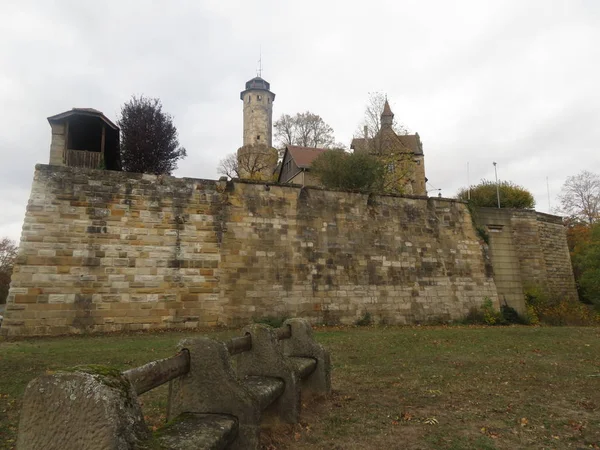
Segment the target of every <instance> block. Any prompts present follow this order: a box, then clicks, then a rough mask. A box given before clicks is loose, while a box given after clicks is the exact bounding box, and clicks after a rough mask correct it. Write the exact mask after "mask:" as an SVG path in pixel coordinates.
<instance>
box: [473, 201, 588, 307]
mask: <svg viewBox="0 0 600 450" xmlns="http://www.w3.org/2000/svg"><path fill="white" fill-rule="evenodd" d="M475 219H476V221H477V223H478V224H479V225H481V226H483V227H485V229H486V231H487V233H488V234H489V237H490V255H491V260H492V265H493V267H494V281H495V282H496V287H497V289H498V297H499V299H500V302H501V303H503V302H504V301H506V303H507V304H508V305H510V306H512V307H513V308H515V309H516V310H517V311H519V312H524V311H525V299H524V294H523V293H524V291H525V290H527V289H529V288H534V287H535V288H542V289H545V290H546V291H547V292H548V294H550V295H551V296H552V297H554V298H566V299H570V300H573V299H577V291H576V289H575V280H574V277H573V269H572V267H571V260H570V257H569V250H568V247H567V240H566V233H565V229H564V226H563V224H562V220H561V218H560V217H557V216H552V215H549V214H542V213H538V212H536V211H531V210H515V209H504V208H502V209H498V208H479V209H478V210H477V211H476V213H475Z"/></svg>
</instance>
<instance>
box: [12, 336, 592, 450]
mask: <svg viewBox="0 0 600 450" xmlns="http://www.w3.org/2000/svg"><path fill="white" fill-rule="evenodd" d="M189 334H190V333H162V334H133V335H112V336H102V337H66V338H52V339H34V340H25V341H14V342H6V341H4V342H3V341H0V449H11V448H13V447H14V440H15V438H16V427H17V423H18V413H19V407H20V403H19V402H20V398H21V396H22V393H23V390H24V388H25V386H26V384H27V382H28V381H29V380H30V379H32V378H34V377H35V376H36V375H38V374H39V373H42V372H43V371H45V370H48V369H50V370H53V369H58V368H64V367H68V366H73V365H77V364H106V365H112V366H116V367H119V368H128V367H134V366H137V365H140V364H143V363H145V362H148V361H149V360H152V359H156V358H160V357H164V356H168V355H171V354H173V350H174V347H175V344H176V342H177V341H178V340H179V339H180V338H182V337H183V336H188V335H189ZM232 334H235V332H227V333H225V334H224V333H223V332H221V333H210V335H211V336H214V337H217V338H223V337H227V336H230V335H232ZM316 337H317V339H318V340H319V341H320V342H321V343H323V344H324V345H325V346H326V347H327V348H328V349H329V350H330V352H331V355H332V360H333V365H334V367H333V375H332V377H333V388H334V393H333V395H332V396H331V397H330V398H320V399H312V400H310V399H306V400H304V403H305V408H304V411H303V415H302V422H301V423H300V424H297V425H282V424H271V423H269V424H268V425H266V426H265V428H264V432H263V443H264V447H263V448H266V449H269V450H274V449H283V448H291V449H292V448H293V449H364V448H375V449H378V448H385V449H388V448H389V449H395V448H406V449H519V448H523V449H530V448H548V449H562V448H565V449H567V448H573V449H582V448H592V449H600V357H599V356H598V355H600V329H599V328H574V327H560V328H558V327H557V328H551V327H489V328H488V327H403V328H394V327H390V328H382V327H360V328H340V329H334V328H327V329H320V330H319V331H317V332H316ZM141 400H142V401H143V403H144V404H143V409H144V414H145V416H146V419H147V422H148V423H149V424H150V426H159V425H160V424H161V423H162V421H164V413H165V410H166V387H165V386H163V387H162V388H160V389H157V390H154V391H151V392H150V393H148V394H144V395H143V396H142V397H141Z"/></svg>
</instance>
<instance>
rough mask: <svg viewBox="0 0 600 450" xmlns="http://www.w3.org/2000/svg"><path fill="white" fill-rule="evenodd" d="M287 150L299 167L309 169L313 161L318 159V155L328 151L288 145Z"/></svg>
mask: <svg viewBox="0 0 600 450" xmlns="http://www.w3.org/2000/svg"><path fill="white" fill-rule="evenodd" d="M286 151H288V152H289V153H290V156H291V157H292V159H293V160H294V162H295V163H296V165H297V166H298V168H300V169H308V168H309V167H310V166H311V165H312V163H313V161H314V160H315V159H317V156H319V155H320V154H321V153H323V152H324V151H326V149H324V148H314V147H300V146H297V145H287V146H286Z"/></svg>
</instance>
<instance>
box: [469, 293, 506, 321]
mask: <svg viewBox="0 0 600 450" xmlns="http://www.w3.org/2000/svg"><path fill="white" fill-rule="evenodd" d="M462 322H463V323H464V324H467V325H504V324H505V323H506V322H505V320H504V318H503V317H502V314H501V313H500V311H497V310H496V309H495V308H494V304H493V303H492V299H491V298H489V297H485V298H484V299H483V303H482V304H481V306H480V307H479V308H476V307H472V308H471V309H470V310H469V313H468V314H467V315H466V317H465V318H464V320H463V321H462Z"/></svg>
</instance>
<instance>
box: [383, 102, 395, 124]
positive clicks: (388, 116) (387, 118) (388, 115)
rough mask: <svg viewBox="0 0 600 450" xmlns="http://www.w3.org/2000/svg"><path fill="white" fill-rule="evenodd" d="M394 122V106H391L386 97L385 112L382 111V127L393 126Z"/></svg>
mask: <svg viewBox="0 0 600 450" xmlns="http://www.w3.org/2000/svg"><path fill="white" fill-rule="evenodd" d="M393 123H394V113H393V112H392V108H390V104H389V103H388V101H387V98H386V99H385V104H384V105H383V112H382V113H381V127H382V128H383V127H386V126H387V127H391V126H392V124H393Z"/></svg>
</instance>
